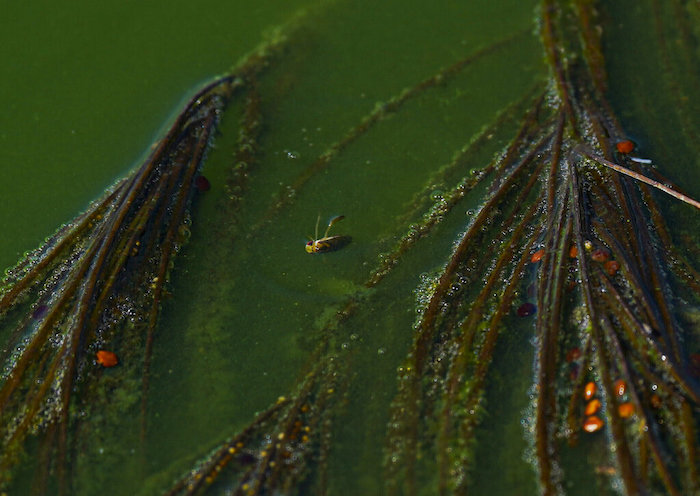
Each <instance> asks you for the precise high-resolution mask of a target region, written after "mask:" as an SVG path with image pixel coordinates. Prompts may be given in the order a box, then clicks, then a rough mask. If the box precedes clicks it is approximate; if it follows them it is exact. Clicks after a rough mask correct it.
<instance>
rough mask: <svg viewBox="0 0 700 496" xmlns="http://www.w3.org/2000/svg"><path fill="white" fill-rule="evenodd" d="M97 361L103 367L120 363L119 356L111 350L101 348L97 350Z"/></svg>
mask: <svg viewBox="0 0 700 496" xmlns="http://www.w3.org/2000/svg"><path fill="white" fill-rule="evenodd" d="M97 363H99V364H100V365H102V366H103V367H114V366H115V365H117V364H118V363H119V358H117V355H115V354H114V353H112V352H111V351H107V350H100V351H98V352H97Z"/></svg>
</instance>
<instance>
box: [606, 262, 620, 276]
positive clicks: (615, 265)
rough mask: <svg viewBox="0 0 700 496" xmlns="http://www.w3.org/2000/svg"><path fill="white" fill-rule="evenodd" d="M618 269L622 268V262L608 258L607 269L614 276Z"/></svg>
mask: <svg viewBox="0 0 700 496" xmlns="http://www.w3.org/2000/svg"><path fill="white" fill-rule="evenodd" d="M618 270H620V262H618V261H617V260H608V261H607V262H605V271H606V272H607V273H608V274H610V275H611V276H614V275H615V273H616V272H617V271H618Z"/></svg>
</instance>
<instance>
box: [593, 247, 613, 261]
mask: <svg viewBox="0 0 700 496" xmlns="http://www.w3.org/2000/svg"><path fill="white" fill-rule="evenodd" d="M591 258H592V259H593V260H594V261H595V262H605V261H607V260H608V258H610V252H609V251H608V250H606V249H605V248H596V249H595V250H593V252H591Z"/></svg>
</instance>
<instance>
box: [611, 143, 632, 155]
mask: <svg viewBox="0 0 700 496" xmlns="http://www.w3.org/2000/svg"><path fill="white" fill-rule="evenodd" d="M615 148H617V151H618V152H620V153H632V151H634V142H632V141H630V140H622V141H618V142H617V143H616V144H615Z"/></svg>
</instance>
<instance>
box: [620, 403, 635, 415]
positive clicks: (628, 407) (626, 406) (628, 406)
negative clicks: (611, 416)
mask: <svg viewBox="0 0 700 496" xmlns="http://www.w3.org/2000/svg"><path fill="white" fill-rule="evenodd" d="M617 413H619V414H620V417H622V418H625V419H626V418H630V417H631V416H632V415H634V405H633V404H632V403H622V404H621V405H620V406H618V407H617Z"/></svg>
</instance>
